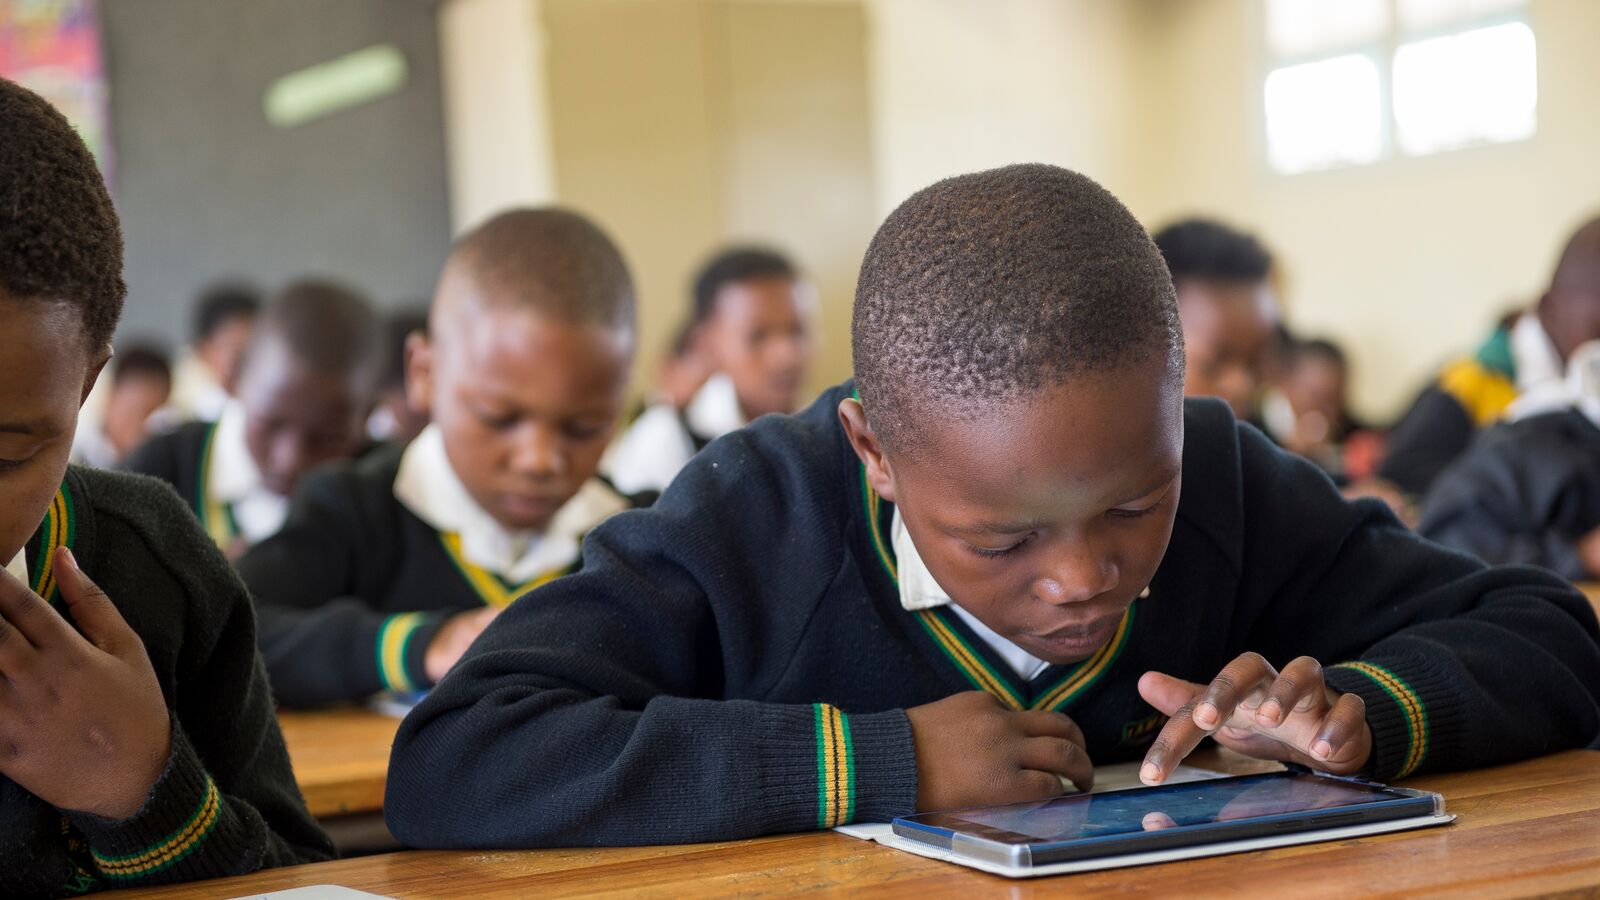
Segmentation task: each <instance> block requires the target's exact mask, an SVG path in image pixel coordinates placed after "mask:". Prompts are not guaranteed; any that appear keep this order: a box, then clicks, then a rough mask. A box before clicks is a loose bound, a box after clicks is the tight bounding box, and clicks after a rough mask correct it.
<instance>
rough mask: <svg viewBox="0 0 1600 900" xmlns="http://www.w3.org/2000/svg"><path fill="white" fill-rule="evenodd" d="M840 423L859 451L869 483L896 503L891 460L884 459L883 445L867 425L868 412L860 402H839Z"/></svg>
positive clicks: (854, 400) (851, 398)
mask: <svg viewBox="0 0 1600 900" xmlns="http://www.w3.org/2000/svg"><path fill="white" fill-rule="evenodd" d="M839 424H840V425H842V426H844V434H845V437H846V438H848V439H849V440H850V447H851V448H852V449H853V450H855V451H856V458H858V459H860V460H861V465H863V466H865V467H866V470H867V484H869V485H871V486H872V489H873V490H874V491H877V492H878V496H880V497H882V498H883V499H885V500H887V501H889V502H890V503H894V502H896V501H895V490H894V470H893V469H892V468H891V467H890V466H889V459H888V457H886V456H884V453H883V444H881V443H879V441H878V436H877V435H876V434H874V433H873V431H872V426H871V425H869V424H867V411H866V410H865V409H864V408H862V406H861V401H860V400H857V399H856V398H854V397H846V398H845V399H844V400H842V401H840V402H839Z"/></svg>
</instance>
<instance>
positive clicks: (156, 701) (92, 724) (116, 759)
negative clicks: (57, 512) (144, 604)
mask: <svg viewBox="0 0 1600 900" xmlns="http://www.w3.org/2000/svg"><path fill="white" fill-rule="evenodd" d="M54 564H55V572H56V578H57V579H58V580H59V582H60V585H61V596H62V598H63V599H64V600H65V601H66V606H67V612H68V614H69V615H71V616H72V622H68V621H67V620H66V619H65V618H63V617H62V616H61V614H60V613H58V612H56V611H55V610H54V609H52V608H51V607H50V605H49V604H48V603H46V602H45V601H44V600H42V599H40V597H39V595H37V594H35V593H34V592H33V591H31V590H29V589H28V588H27V586H26V585H24V584H22V583H21V582H19V581H17V580H16V579H15V578H12V577H11V576H10V575H3V577H0V676H3V678H4V681H3V685H4V687H3V688H0V773H3V774H4V775H5V776H6V777H8V778H10V779H11V780H12V781H15V782H16V783H17V784H19V785H21V786H22V788H23V790H26V791H27V792H29V793H30V794H33V795H34V796H36V797H38V798H39V799H41V800H43V801H44V802H46V803H48V804H50V805H51V806H54V807H56V808H57V809H63V810H73V811H77V812H87V813H93V814H95V815H97V816H103V817H105V818H107V819H118V820H120V819H126V818H128V817H130V816H132V815H133V814H134V813H137V812H138V811H139V810H140V809H141V808H143V807H144V802H145V798H146V797H148V796H149V794H150V789H151V788H152V787H154V786H155V783H156V779H158V778H160V777H161V772H162V770H163V769H165V768H166V765H167V757H168V755H169V754H170V753H171V750H172V725H171V722H170V720H169V718H168V713H167V701H166V698H165V697H163V696H162V694H161V684H160V682H158V681H157V680H156V673H155V670H154V669H153V668H151V666H150V657H149V655H148V654H146V653H145V649H144V642H143V641H142V640H140V639H139V636H138V635H137V634H135V633H134V631H133V629H132V628H130V627H128V623H127V622H126V621H125V620H124V619H123V618H122V614H121V613H120V612H118V611H117V608H116V606H114V605H113V604H112V602H111V599H110V598H109V597H107V596H106V595H105V592H104V591H102V590H100V588H99V587H97V586H96V585H95V583H94V582H92V581H90V580H89V577H88V576H87V575H84V574H83V572H82V571H81V570H79V568H78V564H77V561H76V560H74V559H73V557H72V551H70V550H67V549H66V548H62V549H60V550H57V551H56V555H55V560H54ZM72 623H76V624H77V628H74V627H73V624H72Z"/></svg>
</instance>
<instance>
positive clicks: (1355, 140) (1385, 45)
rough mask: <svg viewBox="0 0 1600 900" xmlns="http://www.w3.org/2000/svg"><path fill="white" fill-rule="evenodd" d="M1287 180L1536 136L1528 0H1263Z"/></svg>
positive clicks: (1273, 144)
mask: <svg viewBox="0 0 1600 900" xmlns="http://www.w3.org/2000/svg"><path fill="white" fill-rule="evenodd" d="M1263 2H1264V4H1265V12H1266V43H1267V55H1268V59H1269V60H1270V61H1271V66H1270V69H1269V71H1268V73H1267V76H1266V82H1265V84H1264V86H1263V91H1262V95H1263V101H1264V108H1265V120H1266V138H1267V161H1268V162H1269V163H1270V164H1271V166H1272V168H1273V169H1274V170H1275V171H1278V172H1280V173H1283V174H1295V173H1299V172H1309V171H1312V170H1315V169H1327V168H1332V167H1334V166H1346V165H1359V164H1362V163H1370V162H1375V161H1377V160H1379V159H1383V158H1384V157H1387V156H1392V155H1397V154H1399V155H1406V156H1421V155H1424V154H1428V153H1438V152H1441V151H1444V150H1454V149H1456V148H1459V147H1467V146H1471V145H1474V144H1483V143H1493V142H1501V141H1517V140H1522V139H1524V138H1528V137H1532V136H1533V132H1534V126H1535V124H1536V123H1535V112H1536V107H1537V102H1538V76H1537V61H1536V58H1535V57H1536V54H1535V46H1534V39H1533V29H1532V28H1530V27H1528V22H1527V17H1526V11H1527V10H1526V6H1527V0H1263Z"/></svg>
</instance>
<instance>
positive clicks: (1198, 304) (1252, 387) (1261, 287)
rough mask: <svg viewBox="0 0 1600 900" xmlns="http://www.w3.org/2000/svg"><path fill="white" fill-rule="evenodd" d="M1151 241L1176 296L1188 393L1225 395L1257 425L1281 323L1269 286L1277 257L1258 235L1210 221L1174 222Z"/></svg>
mask: <svg viewBox="0 0 1600 900" xmlns="http://www.w3.org/2000/svg"><path fill="white" fill-rule="evenodd" d="M1154 238H1155V242H1156V247H1157V248H1159V249H1160V250H1161V255H1162V257H1164V258H1165V259H1166V262H1167V269H1168V270H1169V271H1170V272H1171V273H1172V283H1173V286H1174V287H1175V288H1177V291H1178V314H1179V315H1180V316H1181V317H1182V319H1183V343H1184V352H1185V354H1186V356H1187V357H1188V370H1187V373H1186V374H1185V376H1184V384H1183V393H1184V395H1185V396H1188V397H1221V398H1222V399H1223V400H1225V401H1227V404H1228V406H1229V407H1230V408H1231V409H1232V410H1233V415H1234V417H1235V418H1237V419H1239V420H1240V421H1246V422H1256V421H1259V419H1258V416H1257V403H1258V402H1259V400H1260V395H1261V391H1262V389H1263V388H1264V387H1265V386H1266V382H1267V376H1268V372H1269V369H1270V366H1271V364H1272V359H1273V353H1274V351H1275V342H1276V340H1277V328H1278V319H1279V314H1278V298H1277V295H1276V294H1275V293H1274V291H1273V289H1272V286H1271V284H1270V283H1269V280H1268V275H1269V273H1270V272H1271V271H1272V255H1271V254H1270V253H1268V252H1267V249H1266V248H1265V247H1263V246H1262V245H1261V242H1260V241H1258V240H1256V239H1255V238H1254V237H1253V236H1251V235H1249V234H1246V233H1244V232H1242V231H1238V230H1237V229H1234V228H1232V227H1230V226H1228V225H1224V224H1222V223H1221V222H1217V221H1215V220H1211V219H1199V218H1196V219H1186V220H1184V221H1181V222H1175V223H1173V224H1171V225H1168V226H1167V227H1165V228H1163V229H1161V230H1160V231H1158V232H1156V233H1155V235H1154Z"/></svg>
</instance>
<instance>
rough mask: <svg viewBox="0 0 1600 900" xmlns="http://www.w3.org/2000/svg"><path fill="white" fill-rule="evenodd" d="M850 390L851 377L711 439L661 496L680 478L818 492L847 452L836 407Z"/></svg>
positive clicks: (742, 488) (708, 485)
mask: <svg viewBox="0 0 1600 900" xmlns="http://www.w3.org/2000/svg"><path fill="white" fill-rule="evenodd" d="M852 390H853V388H852V386H851V385H850V383H849V382H846V383H845V384H843V385H839V386H836V387H833V388H829V389H828V390H826V391H823V392H822V394H821V395H820V396H819V397H818V398H817V399H816V400H815V401H814V402H812V404H811V405H810V406H809V407H807V408H806V409H804V410H802V411H800V412H798V413H795V414H794V415H788V416H779V415H767V416H762V417H761V418H759V419H757V420H756V421H754V422H752V423H751V424H749V425H747V426H745V427H744V428H741V429H739V430H738V431H734V432H732V433H730V434H726V435H724V436H722V437H720V438H718V439H716V440H715V441H712V442H711V444H710V445H709V446H707V447H706V448H705V449H704V450H702V451H700V453H699V454H698V455H696V456H695V458H694V459H693V460H692V461H691V462H690V463H689V465H688V466H687V467H686V468H685V469H684V471H683V473H682V474H681V475H679V476H678V479H677V481H675V482H673V484H672V486H670V487H668V488H667V490H666V492H665V493H664V494H663V499H667V498H670V497H671V496H672V495H673V494H674V492H675V489H677V488H678V486H679V484H683V485H685V489H686V490H690V491H698V492H707V493H712V494H734V495H737V494H743V493H748V492H749V491H750V490H751V489H752V488H753V487H756V486H765V487H768V488H770V489H776V490H780V491H783V492H785V493H789V492H796V493H801V494H804V495H806V497H807V498H811V499H814V498H818V497H820V496H822V494H823V492H824V490H825V489H826V488H827V487H828V486H829V485H831V484H834V483H835V482H840V481H841V473H842V472H843V471H844V467H843V466H842V465H841V458H842V454H848V453H850V450H849V443H848V441H847V440H846V439H845V437H844V432H843V429H842V428H841V427H840V425H839V420H838V412H837V410H838V408H839V404H840V402H842V401H843V400H844V399H845V398H847V397H849V396H850V395H851V393H852Z"/></svg>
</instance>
